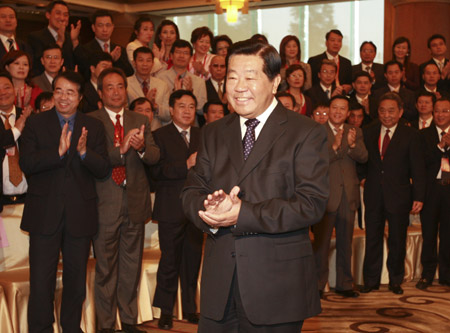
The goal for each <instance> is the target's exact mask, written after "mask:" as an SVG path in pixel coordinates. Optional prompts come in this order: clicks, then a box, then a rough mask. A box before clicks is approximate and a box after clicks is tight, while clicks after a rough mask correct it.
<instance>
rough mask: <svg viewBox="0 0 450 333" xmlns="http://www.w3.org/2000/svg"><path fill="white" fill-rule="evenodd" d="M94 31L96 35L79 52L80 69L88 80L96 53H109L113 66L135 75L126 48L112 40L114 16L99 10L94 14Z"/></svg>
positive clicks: (128, 74)
mask: <svg viewBox="0 0 450 333" xmlns="http://www.w3.org/2000/svg"><path fill="white" fill-rule="evenodd" d="M92 31H93V32H94V35H95V37H94V38H93V39H92V40H91V41H89V42H87V43H86V44H84V45H82V46H81V47H80V50H79V52H77V62H78V64H79V66H78V69H79V72H80V73H81V74H83V75H84V77H85V78H86V80H87V79H88V78H89V77H90V76H91V73H90V71H89V67H90V64H91V61H90V58H91V57H92V56H94V55H95V53H101V52H106V53H109V54H110V55H111V57H112V59H113V66H114V67H118V68H120V69H122V70H123V71H124V73H125V75H126V76H130V75H133V73H134V70H133V67H132V66H131V64H130V62H129V61H128V58H127V53H126V51H125V49H124V48H123V47H122V46H120V45H117V44H115V43H113V42H111V35H112V33H113V31H114V22H113V17H112V15H111V13H110V12H108V11H106V10H97V11H95V12H94V14H93V15H92Z"/></svg>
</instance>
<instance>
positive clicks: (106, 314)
mask: <svg viewBox="0 0 450 333" xmlns="http://www.w3.org/2000/svg"><path fill="white" fill-rule="evenodd" d="M122 198H123V200H122V208H121V210H120V214H119V216H118V217H117V218H116V219H115V220H111V221H110V222H111V223H110V224H107V225H106V224H100V225H99V230H98V234H97V235H96V237H95V238H94V247H95V255H96V259H97V263H96V266H95V309H96V312H97V320H98V325H99V326H100V328H114V327H115V322H116V314H117V308H118V309H119V314H120V319H121V321H122V322H123V323H126V324H130V325H134V324H136V323H137V316H138V305H137V290H138V286H139V281H140V277H141V264H142V252H143V247H144V233H145V229H144V223H136V224H134V223H131V222H130V219H129V217H128V205H127V199H126V198H127V196H126V193H124V195H123V196H122Z"/></svg>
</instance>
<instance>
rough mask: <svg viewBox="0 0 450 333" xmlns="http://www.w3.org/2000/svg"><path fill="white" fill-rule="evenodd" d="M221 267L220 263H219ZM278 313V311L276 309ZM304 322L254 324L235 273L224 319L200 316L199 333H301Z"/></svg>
mask: <svg viewBox="0 0 450 333" xmlns="http://www.w3.org/2000/svg"><path fill="white" fill-rule="evenodd" d="M218 264H219V265H220V263H218ZM274 311H276V309H274ZM302 326H303V321H298V322H291V323H280V324H274V325H255V324H252V323H251V322H250V321H249V319H248V318H247V315H246V313H245V310H244V305H243V304H242V300H241V295H240V291H239V283H238V279H237V275H236V270H235V271H234V275H233V281H232V283H231V288H230V294H229V296H228V301H227V305H226V307H225V314H224V318H223V319H222V320H220V321H216V320H213V319H209V318H207V317H204V316H200V322H199V325H198V332H199V333H210V332H214V333H238V332H242V333H244V332H245V333H251V332H260V333H262V332H267V333H298V332H301V330H302Z"/></svg>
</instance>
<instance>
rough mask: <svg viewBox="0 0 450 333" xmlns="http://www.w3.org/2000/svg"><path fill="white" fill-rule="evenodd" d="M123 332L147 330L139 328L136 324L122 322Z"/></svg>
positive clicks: (136, 332)
mask: <svg viewBox="0 0 450 333" xmlns="http://www.w3.org/2000/svg"><path fill="white" fill-rule="evenodd" d="M122 332H125V333H146V331H142V330H140V329H138V328H137V326H136V325H130V324H125V323H122Z"/></svg>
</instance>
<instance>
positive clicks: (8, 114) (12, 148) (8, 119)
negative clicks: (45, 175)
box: [0, 72, 31, 212]
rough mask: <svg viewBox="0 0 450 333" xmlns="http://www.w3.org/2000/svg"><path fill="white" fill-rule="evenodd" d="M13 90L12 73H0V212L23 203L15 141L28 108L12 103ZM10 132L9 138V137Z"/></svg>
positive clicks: (23, 185) (23, 184) (23, 188)
mask: <svg viewBox="0 0 450 333" xmlns="http://www.w3.org/2000/svg"><path fill="white" fill-rule="evenodd" d="M15 97H16V94H15V92H14V85H13V82H12V79H11V76H9V74H7V73H6V72H1V73H0V115H1V120H2V122H0V132H1V133H3V137H4V138H5V139H6V140H5V141H2V145H1V147H0V160H1V161H2V167H1V168H0V185H1V192H0V195H1V198H0V212H1V211H2V209H3V205H10V204H21V203H24V200H25V193H26V191H27V181H26V179H25V176H24V175H23V173H22V170H20V167H19V151H18V149H17V141H18V139H19V138H20V135H21V132H22V131H23V128H24V126H25V121H26V119H27V117H28V116H29V115H30V112H31V110H28V111H24V112H22V109H20V108H16V107H15V106H14V101H15ZM11 135H12V140H11Z"/></svg>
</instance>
